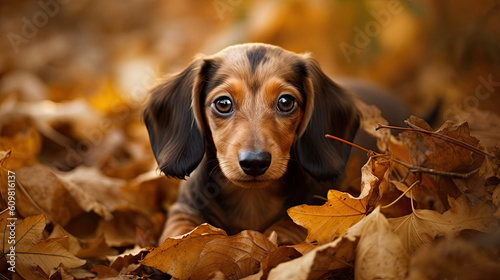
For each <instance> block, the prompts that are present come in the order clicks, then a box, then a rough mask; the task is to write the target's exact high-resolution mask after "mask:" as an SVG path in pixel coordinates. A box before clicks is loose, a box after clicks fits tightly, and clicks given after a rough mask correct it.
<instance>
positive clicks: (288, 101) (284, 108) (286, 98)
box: [277, 94, 296, 113]
mask: <svg viewBox="0 0 500 280" xmlns="http://www.w3.org/2000/svg"><path fill="white" fill-rule="evenodd" d="M295 104H296V102H295V98H294V97H293V96H291V95H289V94H284V95H282V96H280V97H279V98H278V105H277V107H278V110H279V111H280V112H283V113H288V112H291V111H292V110H293V109H294V108H295Z"/></svg>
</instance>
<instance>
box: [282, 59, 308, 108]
mask: <svg viewBox="0 0 500 280" xmlns="http://www.w3.org/2000/svg"><path fill="white" fill-rule="evenodd" d="M292 70H293V76H292V77H291V78H289V79H288V80H287V82H288V83H290V84H292V85H293V86H294V87H295V88H296V89H297V90H298V91H299V92H300V94H301V95H302V97H303V98H304V100H307V97H306V91H305V88H304V81H305V79H306V78H307V77H308V76H309V73H308V71H307V66H306V64H305V63H304V62H303V61H297V62H295V63H293V65H292Z"/></svg>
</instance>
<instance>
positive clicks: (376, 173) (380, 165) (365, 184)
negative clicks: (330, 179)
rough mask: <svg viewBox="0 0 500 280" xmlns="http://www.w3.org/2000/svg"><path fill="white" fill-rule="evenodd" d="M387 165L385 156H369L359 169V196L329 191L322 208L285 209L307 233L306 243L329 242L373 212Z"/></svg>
mask: <svg viewBox="0 0 500 280" xmlns="http://www.w3.org/2000/svg"><path fill="white" fill-rule="evenodd" d="M391 165H392V161H391V160H390V158H388V157H382V156H377V157H371V158H370V159H369V160H368V162H367V163H366V164H365V165H364V166H363V168H362V191H361V194H360V196H359V197H357V198H355V197H353V196H351V195H350V194H348V193H344V192H340V191H337V190H333V189H332V190H330V191H329V192H328V202H326V203H325V204H324V205H322V206H310V205H300V206H295V207H292V208H290V209H288V211H287V212H288V215H289V216H290V217H291V218H292V220H294V222H295V223H297V224H298V225H300V226H303V227H304V228H306V229H307V230H308V235H307V238H306V241H307V242H308V243H312V244H325V243H328V242H331V241H332V240H334V239H335V238H336V237H338V236H340V235H342V234H343V233H344V232H345V231H346V230H347V229H348V228H350V227H351V226H352V225H354V224H356V223H357V222H358V221H360V220H361V219H362V218H363V217H365V216H366V215H367V214H368V213H369V212H370V211H371V210H373V209H374V207H375V205H376V203H377V202H378V201H379V200H380V197H382V195H383V193H384V192H385V190H386V189H387V186H388V181H387V178H388V176H389V174H390V171H391Z"/></svg>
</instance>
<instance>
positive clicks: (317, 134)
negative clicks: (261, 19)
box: [143, 44, 359, 188]
mask: <svg viewBox="0 0 500 280" xmlns="http://www.w3.org/2000/svg"><path fill="white" fill-rule="evenodd" d="M143 116H144V119H145V122H146V125H147V127H148V131H149V135H150V140H151V144H152V148H153V151H154V153H155V156H156V159H157V161H158V163H159V166H160V169H161V170H162V171H163V172H164V173H165V174H166V175H168V176H174V177H179V178H184V177H185V176H186V175H189V174H190V173H191V172H192V171H193V170H194V168H196V166H197V165H198V164H199V162H200V161H201V159H202V158H203V155H204V151H205V149H210V150H211V151H213V152H214V153H215V155H216V160H217V161H218V166H219V167H220V170H221V171H222V173H223V174H224V176H225V177H227V179H229V180H230V181H231V182H233V183H234V184H236V185H238V186H241V187H244V188H261V187H266V186H268V185H269V184H271V183H273V182H275V181H277V180H279V179H280V178H282V177H283V175H284V174H285V173H286V172H287V170H288V166H289V162H290V161H298V163H299V164H300V165H301V166H302V168H304V169H305V170H306V171H307V172H308V173H309V174H310V175H311V176H313V177H314V178H316V179H318V180H333V179H335V178H337V177H338V176H339V175H340V174H341V173H342V171H343V168H344V164H345V160H346V159H347V156H348V154H349V147H348V146H346V145H342V144H340V143H335V142H333V141H331V140H326V139H325V138H324V135H325V134H326V133H330V134H334V135H337V136H339V137H342V138H344V139H347V140H352V138H353V136H354V133H355V131H356V130H357V127H358V122H359V121H358V113H357V111H356V109H355V107H354V105H353V100H352V98H351V96H350V94H347V93H346V92H345V91H344V90H343V89H342V88H340V87H338V86H337V85H336V84H335V83H333V82H332V81H331V80H330V79H329V78H328V77H326V75H324V74H323V72H322V71H321V70H320V68H319V66H318V64H317V63H316V62H315V61H314V60H313V59H311V58H309V57H308V56H307V55H297V54H294V53H291V52H288V51H284V50H282V49H281V48H278V47H274V46H270V45H264V44H243V45H236V46H232V47H229V48H226V49H224V50H222V51H221V52H219V53H217V54H215V55H213V56H210V57H203V58H198V59H196V60H195V61H194V62H193V63H192V64H191V65H190V66H188V68H186V69H185V70H184V71H183V72H181V73H179V74H177V75H175V76H173V77H171V78H170V79H168V80H167V81H166V82H165V83H164V84H162V85H160V86H159V87H157V88H156V89H154V90H153V92H152V94H151V97H150V99H149V100H148V102H147V104H146V107H145V109H144V112H143Z"/></svg>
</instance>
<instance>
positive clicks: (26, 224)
mask: <svg viewBox="0 0 500 280" xmlns="http://www.w3.org/2000/svg"><path fill="white" fill-rule="evenodd" d="M0 215H1V217H2V219H1V222H2V225H1V226H2V228H6V227H5V226H6V217H7V215H8V211H4V212H2V213H1V214H0ZM44 228H45V216H44V215H37V216H31V217H27V218H26V219H24V220H22V221H20V222H19V223H17V224H16V227H15V240H16V242H15V244H14V245H9V244H6V243H7V242H8V241H7V240H8V238H6V236H5V234H6V233H9V231H8V230H5V231H4V232H3V233H2V234H1V235H2V236H0V237H2V240H4V245H3V248H4V250H5V249H7V248H9V250H10V248H11V247H10V246H14V247H15V250H14V251H15V255H16V258H15V270H16V272H17V273H19V274H20V275H21V276H22V277H24V278H26V279H46V278H47V275H49V274H50V272H51V270H53V269H55V268H57V267H58V266H59V265H61V264H62V265H64V267H66V268H75V267H79V266H82V265H84V264H85V262H86V261H85V260H81V259H79V258H77V257H75V256H74V255H72V254H71V253H70V252H68V250H66V249H65V248H64V247H63V246H62V245H61V244H60V243H59V242H57V241H55V240H42V232H43V230H44ZM6 253H8V252H6V251H3V252H2V255H4V254H6ZM40 269H41V270H40Z"/></svg>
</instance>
